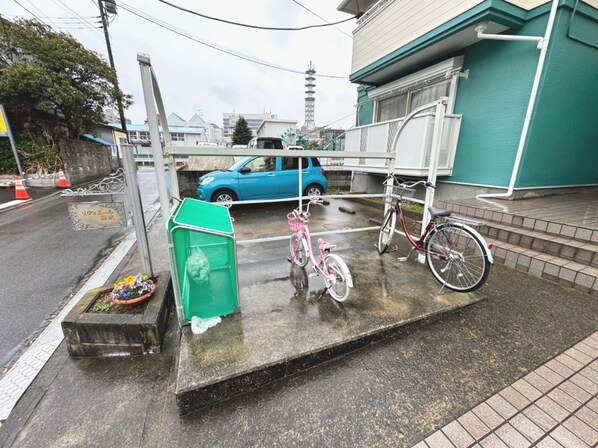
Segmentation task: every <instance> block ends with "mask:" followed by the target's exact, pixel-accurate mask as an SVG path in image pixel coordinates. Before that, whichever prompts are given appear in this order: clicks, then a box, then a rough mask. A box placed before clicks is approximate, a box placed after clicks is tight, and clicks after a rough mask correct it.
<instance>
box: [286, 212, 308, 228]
mask: <svg viewBox="0 0 598 448" xmlns="http://www.w3.org/2000/svg"><path fill="white" fill-rule="evenodd" d="M287 220H288V222H289V230H290V231H291V232H298V231H299V230H303V227H305V223H304V222H303V221H301V218H299V217H298V216H297V215H295V213H293V212H291V213H289V214H288V215H287Z"/></svg>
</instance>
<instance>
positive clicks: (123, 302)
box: [112, 285, 158, 307]
mask: <svg viewBox="0 0 598 448" xmlns="http://www.w3.org/2000/svg"><path fill="white" fill-rule="evenodd" d="M157 287H158V285H154V286H153V288H152V290H151V291H150V292H148V293H147V294H144V295H142V296H140V297H137V298H136V299H130V300H118V299H115V298H112V301H113V302H114V303H116V304H117V305H122V306H127V307H133V306H137V305H139V304H141V303H143V302H145V301H146V300H149V298H150V297H151V296H152V295H153V294H154V293H155V292H156V288H157Z"/></svg>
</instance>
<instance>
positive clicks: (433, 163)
mask: <svg viewBox="0 0 598 448" xmlns="http://www.w3.org/2000/svg"><path fill="white" fill-rule="evenodd" d="M137 61H138V62H139V68H140V71H141V84H142V88H143V97H144V100H145V108H146V112H147V121H148V127H149V131H150V140H151V148H152V153H153V158H154V166H155V169H156V178H157V184H158V194H159V197H160V208H161V212H162V221H163V227H164V231H165V233H166V238H167V240H168V230H167V226H168V220H169V217H170V214H171V211H172V208H173V205H175V204H174V201H176V202H179V201H180V200H181V199H180V193H179V186H178V180H177V174H176V165H175V156H206V157H209V156H264V157H297V158H299V181H298V189H297V191H298V192H301V191H303V190H302V188H303V185H302V183H303V182H302V181H303V180H302V175H301V172H302V170H301V159H302V158H304V157H322V155H323V152H322V151H314V150H306V151H297V150H289V149H256V148H224V147H222V146H176V147H174V146H172V144H171V142H172V140H171V138H170V131H169V129H168V122H167V118H166V117H167V116H166V112H165V108H164V103H163V101H162V95H161V94H160V88H159V85H158V80H157V77H156V75H155V73H154V71H153V68H152V65H151V60H150V57H149V56H148V55H144V54H138V55H137ZM447 104H448V98H446V97H443V98H441V99H439V100H437V101H434V102H432V103H428V104H425V105H423V106H421V107H419V108H417V109H415V110H414V111H412V112H411V113H410V114H409V115H407V116H406V117H405V120H404V121H403V122H402V123H401V125H400V126H399V129H398V130H397V133H396V134H395V137H394V139H393V142H392V145H391V146H390V148H391V151H389V152H368V153H367V158H368V159H388V160H389V171H388V174H389V175H391V174H393V173H394V167H395V160H396V156H397V153H398V149H399V148H398V142H399V137H400V135H401V132H402V131H403V129H404V128H405V125H406V124H407V123H408V122H409V121H410V120H411V119H412V118H413V117H415V116H416V115H417V114H418V113H421V112H422V111H424V110H427V109H432V108H436V115H435V122H434V133H433V138H432V150H431V156H430V163H429V175H428V181H429V182H431V183H432V184H434V185H435V183H436V173H437V166H438V155H439V153H440V140H441V136H442V126H443V122H444V114H445V113H446V107H447ZM156 106H157V111H156ZM158 113H159V117H160V123H158ZM160 125H161V126H162V132H163V137H164V145H163V146H162V144H161V139H160V129H159V126H160ZM325 155H326V157H329V158H363V157H365V154H364V153H362V152H345V151H326V152H325ZM166 170H168V173H169V181H170V189H168V188H167V186H166V182H165V175H166ZM387 188H388V189H390V190H387V192H389V191H390V192H392V185H389V186H388V187H387ZM382 196H383V195H382V194H343V195H324V196H323V197H325V198H330V199H334V198H342V199H351V198H379V197H382ZM303 199H305V198H304V197H302V196H296V197H292V198H284V199H266V200H259V201H234V202H232V204H236V203H242V204H252V203H260V204H263V203H265V202H268V203H269V202H272V203H275V202H288V201H291V200H298V201H299V204H300V205H302V201H303ZM433 200H434V192H433V190H430V189H428V191H427V192H426V199H425V201H421V200H417V199H412V201H414V202H419V203H423V204H424V209H425V210H424V222H427V219H428V218H429V214H428V210H427V209H428V206H430V205H432V203H433ZM389 206H390V204H389V203H387V204H385V212H386V210H387V209H388V207H389ZM422 227H423V226H422ZM378 228H379V227H378V226H372V227H361V228H355V229H346V230H340V231H338V230H336V231H324V232H317V233H313V234H312V235H313V236H318V235H328V234H339V233H355V232H366V231H371V230H377V229H378ZM397 232H398V233H401V234H402V232H400V231H397ZM289 238H290V235H285V236H274V237H267V238H258V239H252V240H243V241H238V243H240V244H250V243H262V242H269V241H281V240H286V239H289ZM169 250H170V252H171V254H170V256H169V263H170V269H171V272H176V271H175V270H174V269H173V263H174V254H173V253H172V251H173V247H172V245H170V244H169ZM175 277H176V276H172V280H173V282H174V283H175V285H174V286H175V287H174V288H173V289H174V292H175V303H176V309H177V316H178V318H179V324H180V325H184V324H186V323H187V321H186V320H185V318H184V314H183V303H182V297H181V296H180V287H179V285H178V279H177V278H175Z"/></svg>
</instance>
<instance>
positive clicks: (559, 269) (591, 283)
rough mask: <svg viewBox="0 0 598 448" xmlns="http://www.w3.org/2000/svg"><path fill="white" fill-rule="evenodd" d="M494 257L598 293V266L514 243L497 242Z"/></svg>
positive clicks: (520, 269) (554, 279)
mask: <svg viewBox="0 0 598 448" xmlns="http://www.w3.org/2000/svg"><path fill="white" fill-rule="evenodd" d="M493 255H494V259H495V261H496V262H498V263H502V264H504V265H505V266H508V267H510V268H513V269H517V270H519V271H522V272H527V273H528V274H530V275H533V276H535V277H541V278H545V279H547V280H552V281H554V282H557V283H560V284H561V285H564V286H568V287H571V288H575V289H577V290H580V291H583V292H587V293H590V294H592V295H597V296H598V279H597V277H598V268H596V267H592V266H587V265H584V264H581V263H577V262H575V261H571V260H567V259H564V258H561V257H557V256H554V255H550V254H546V253H543V252H539V251H537V250H534V249H528V248H525V247H521V246H517V245H515V244H511V243H504V242H498V243H495V246H494V248H493Z"/></svg>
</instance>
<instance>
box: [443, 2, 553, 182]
mask: <svg viewBox="0 0 598 448" xmlns="http://www.w3.org/2000/svg"><path fill="white" fill-rule="evenodd" d="M547 19H548V16H547V14H546V15H542V16H540V17H536V18H535V19H533V20H531V21H530V22H528V23H526V25H525V26H523V27H522V28H521V29H519V30H518V31H517V33H516V34H520V35H531V36H539V35H543V34H544V30H545V28H546V22H547ZM512 34H514V33H512ZM539 53H540V52H539V50H538V49H537V48H536V45H535V44H534V43H533V42H507V41H495V40H484V41H480V42H479V43H477V44H475V45H472V46H470V47H468V48H466V49H465V50H464V56H465V57H464V69H468V70H469V77H468V79H460V80H459V85H458V89H457V98H456V102H455V108H454V113H456V114H462V115H463V118H462V121H461V131H460V133H459V141H458V144H457V151H456V155H455V163H454V168H453V174H452V176H450V177H448V178H446V180H448V181H451V182H459V183H466V184H476V185H488V186H498V187H507V186H508V185H509V180H510V178H511V172H512V168H513V163H514V160H515V154H516V152H517V146H518V144H519V137H520V136H521V130H522V128H523V120H524V117H525V112H526V109H527V104H528V101H529V97H530V91H531V87H532V83H533V79H534V75H535V72H536V66H537V62H538V57H539Z"/></svg>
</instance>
